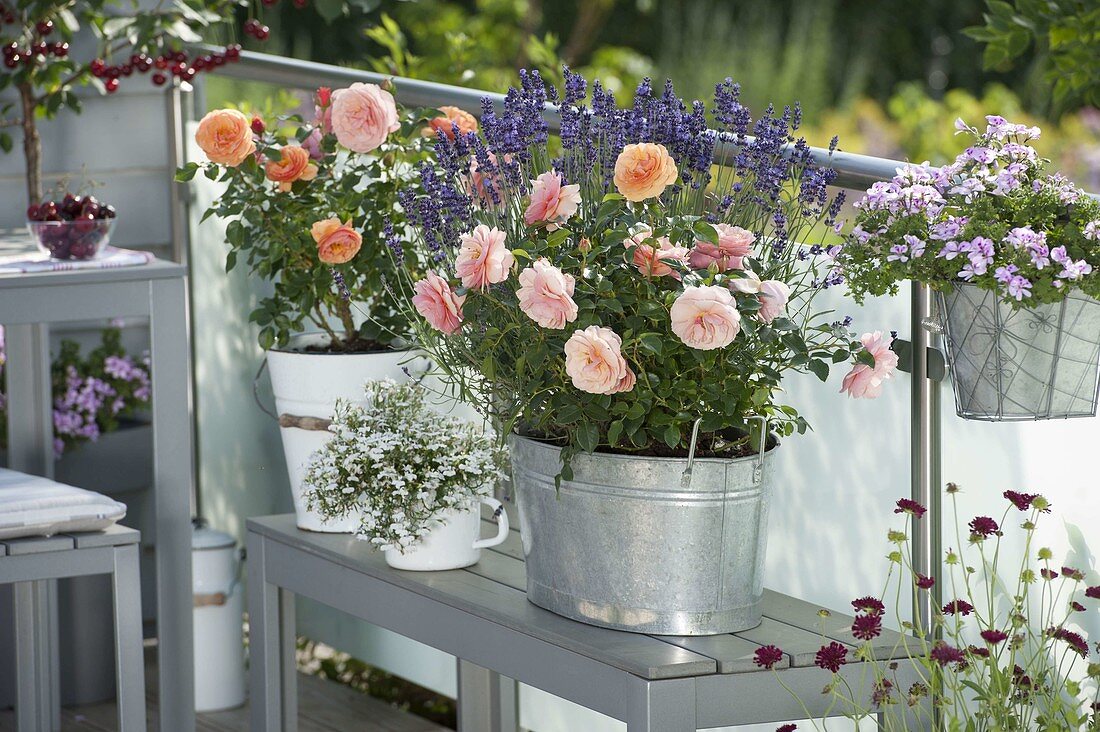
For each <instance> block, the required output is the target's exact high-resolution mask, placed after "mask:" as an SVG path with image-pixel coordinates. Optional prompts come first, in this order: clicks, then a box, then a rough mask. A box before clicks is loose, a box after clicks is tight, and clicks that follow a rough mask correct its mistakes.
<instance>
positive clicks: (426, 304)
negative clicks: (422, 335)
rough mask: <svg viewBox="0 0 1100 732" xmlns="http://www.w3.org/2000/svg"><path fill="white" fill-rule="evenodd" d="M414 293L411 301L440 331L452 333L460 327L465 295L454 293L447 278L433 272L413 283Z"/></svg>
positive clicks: (430, 323) (429, 322)
mask: <svg viewBox="0 0 1100 732" xmlns="http://www.w3.org/2000/svg"><path fill="white" fill-rule="evenodd" d="M413 289H414V290H416V295H415V296H413V299H412V303H413V306H414V307H415V308H416V311H417V312H418V313H420V314H421V315H423V316H424V319H425V320H427V321H428V324H429V325H431V326H432V327H433V328H435V329H436V330H438V331H439V332H441V333H446V334H447V335H452V334H454V333H457V332H458V331H459V329H460V328H461V327H462V304H463V303H464V302H466V296H465V295H456V294H455V293H454V291H453V290H451V286H450V285H449V284H447V280H445V279H443V278H442V277H440V276H439V275H437V274H436V273H435V272H428V276H427V277H425V278H424V279H422V280H420V281H419V282H417V283H416V284H415V285H413Z"/></svg>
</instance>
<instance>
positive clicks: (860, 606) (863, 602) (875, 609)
mask: <svg viewBox="0 0 1100 732" xmlns="http://www.w3.org/2000/svg"><path fill="white" fill-rule="evenodd" d="M852 607H853V608H855V609H856V612H863V613H870V614H871V615H881V614H882V613H883V612H884V611H885V610H886V606H885V605H883V604H882V600H880V599H878V598H877V597H870V596H868V597H860V598H858V599H855V600H852Z"/></svg>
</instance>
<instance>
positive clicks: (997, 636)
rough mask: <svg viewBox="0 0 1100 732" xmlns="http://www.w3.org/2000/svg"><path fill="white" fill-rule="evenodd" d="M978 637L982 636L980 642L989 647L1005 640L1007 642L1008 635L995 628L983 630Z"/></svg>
mask: <svg viewBox="0 0 1100 732" xmlns="http://www.w3.org/2000/svg"><path fill="white" fill-rule="evenodd" d="M980 635H981V636H982V640H984V641H985V642H986V643H988V644H989V645H991V646H995V645H998V644H1000V643H1004V642H1005V641H1006V640H1008V633H1005V632H1004V631H1003V630H997V629H995V628H991V629H989V630H983V631H982V632H981V633H980Z"/></svg>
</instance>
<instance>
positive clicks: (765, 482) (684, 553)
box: [510, 436, 775, 635]
mask: <svg viewBox="0 0 1100 732" xmlns="http://www.w3.org/2000/svg"><path fill="white" fill-rule="evenodd" d="M510 446H511V454H512V481H513V489H514V491H515V494H516V498H517V501H518V504H519V521H520V532H521V535H522V537H523V553H524V555H525V556H526V559H527V597H528V599H530V600H531V602H533V603H535V604H536V605H539V606H540V607H544V608H546V609H547V610H551V611H553V612H555V613H558V614H559V615H564V616H566V617H568V618H572V619H574V620H579V621H581V622H584V623H589V624H591V625H599V626H603V627H606V628H616V629H618V630H627V631H633V632H636V633H655V634H663V635H715V634H719V633H732V632H736V631H739V630H747V629H749V628H752V627H755V626H756V625H758V624H759V623H760V601H761V598H762V596H763V591H764V550H765V547H766V545H767V526H768V503H769V496H770V493H771V482H770V481H771V462H772V460H773V457H772V456H773V455H774V453H775V450H771V451H769V452H767V453H762V454H760V455H759V456H752V457H747V458H741V459H737V460H721V459H713V458H700V459H696V460H693V461H689V460H688V459H674V458H655V457H635V456H628V455H610V454H601V453H594V454H580V455H577V456H575V457H574V458H573V461H572V468H573V480H568V481H567V480H563V481H562V482H561V488H560V490H556V489H555V486H554V478H555V476H557V475H558V473H559V472H560V470H561V450H560V449H559V448H557V447H555V446H553V445H549V444H546V443H543V442H538V441H535V440H531V439H528V438H525V437H518V436H513V437H512V438H510Z"/></svg>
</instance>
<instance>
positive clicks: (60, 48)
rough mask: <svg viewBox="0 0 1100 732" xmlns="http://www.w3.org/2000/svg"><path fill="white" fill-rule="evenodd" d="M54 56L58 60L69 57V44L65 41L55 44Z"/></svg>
mask: <svg viewBox="0 0 1100 732" xmlns="http://www.w3.org/2000/svg"><path fill="white" fill-rule="evenodd" d="M52 50H53V55H54V56H57V57H58V58H65V57H66V56H68V55H69V44H68V43H65V42H64V41H58V42H57V43H54V44H53V49H52Z"/></svg>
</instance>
